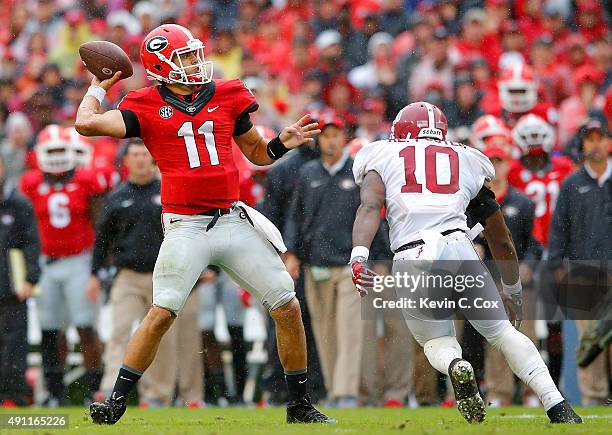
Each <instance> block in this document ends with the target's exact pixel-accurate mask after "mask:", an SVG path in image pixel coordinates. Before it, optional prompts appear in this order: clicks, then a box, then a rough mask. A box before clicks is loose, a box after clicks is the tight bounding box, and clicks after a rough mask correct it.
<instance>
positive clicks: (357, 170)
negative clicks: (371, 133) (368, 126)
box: [353, 144, 382, 186]
mask: <svg viewBox="0 0 612 435" xmlns="http://www.w3.org/2000/svg"><path fill="white" fill-rule="evenodd" d="M377 150H378V148H377V147H376V146H375V145H374V144H369V145H366V146H365V147H363V148H362V149H360V150H359V152H358V153H357V154H356V155H355V159H354V160H353V177H354V178H355V183H357V185H358V186H361V183H363V179H364V178H365V176H366V174H367V173H368V172H370V171H376V172H378V173H379V174H380V175H382V174H381V170H382V168H380V167H379V166H380V165H378V164H377V159H376V151H377Z"/></svg>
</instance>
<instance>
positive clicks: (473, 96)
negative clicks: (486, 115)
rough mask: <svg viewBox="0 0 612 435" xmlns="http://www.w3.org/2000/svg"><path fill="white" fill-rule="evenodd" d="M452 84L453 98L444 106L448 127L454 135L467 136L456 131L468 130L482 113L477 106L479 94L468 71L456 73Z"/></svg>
mask: <svg viewBox="0 0 612 435" xmlns="http://www.w3.org/2000/svg"><path fill="white" fill-rule="evenodd" d="M453 85H454V95H455V98H454V99H452V100H451V101H450V102H449V103H448V104H447V105H446V107H445V113H446V116H447V119H448V128H449V129H452V130H453V131H454V133H453V135H454V137H463V138H467V134H464V135H463V136H462V135H460V134H457V133H456V131H457V130H458V129H463V130H465V131H469V129H470V127H471V125H472V124H473V123H474V121H476V119H478V117H480V116H481V115H482V114H483V113H482V111H481V109H480V106H479V105H480V96H479V95H478V90H477V89H476V87H475V86H474V82H473V80H472V78H471V76H470V75H469V73H463V74H462V75H457V76H456V79H455V82H454V84H453Z"/></svg>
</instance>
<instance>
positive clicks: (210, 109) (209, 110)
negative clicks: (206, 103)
mask: <svg viewBox="0 0 612 435" xmlns="http://www.w3.org/2000/svg"><path fill="white" fill-rule="evenodd" d="M218 108H219V106H215V107H209V108H207V109H206V110H208V113H211V112H214V111H215V110H217V109H218Z"/></svg>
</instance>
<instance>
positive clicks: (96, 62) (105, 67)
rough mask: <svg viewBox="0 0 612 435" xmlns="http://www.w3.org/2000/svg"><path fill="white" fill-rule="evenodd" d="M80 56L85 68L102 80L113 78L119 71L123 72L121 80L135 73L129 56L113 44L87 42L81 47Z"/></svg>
mask: <svg viewBox="0 0 612 435" xmlns="http://www.w3.org/2000/svg"><path fill="white" fill-rule="evenodd" d="M79 55H80V56H81V60H82V61H83V64H84V65H85V68H87V69H88V70H89V71H90V72H91V73H92V74H93V75H95V76H96V77H97V78H99V79H100V80H105V79H109V78H111V77H112V76H113V74H115V73H116V72H117V71H121V78H122V79H126V78H128V77H131V76H132V74H133V72H134V71H133V69H132V62H130V58H129V57H128V55H127V54H126V53H125V51H123V50H122V49H121V47H119V46H118V45H116V44H113V43H112V42H108V41H90V42H86V43H84V44H81V46H80V47H79Z"/></svg>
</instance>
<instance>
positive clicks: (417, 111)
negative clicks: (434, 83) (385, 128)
mask: <svg viewBox="0 0 612 435" xmlns="http://www.w3.org/2000/svg"><path fill="white" fill-rule="evenodd" d="M447 126H448V124H447V122H446V115H444V113H442V111H441V110H440V109H439V108H438V107H437V106H434V105H433V104H430V103H427V102H425V101H418V102H416V103H411V104H408V105H407V106H406V107H404V108H403V109H402V110H400V111H399V113H398V114H397V116H396V117H395V119H394V120H393V125H391V135H390V137H389V139H390V140H408V139H425V138H427V139H438V140H445V139H446V130H447Z"/></svg>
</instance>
